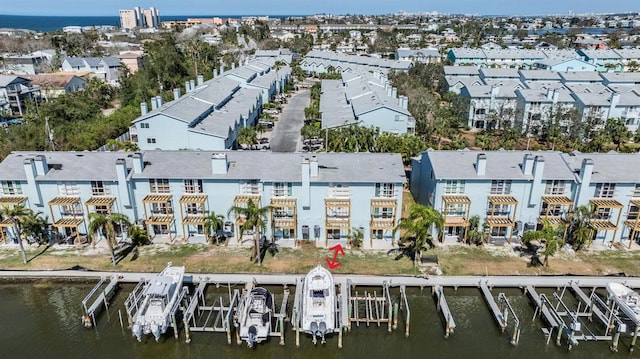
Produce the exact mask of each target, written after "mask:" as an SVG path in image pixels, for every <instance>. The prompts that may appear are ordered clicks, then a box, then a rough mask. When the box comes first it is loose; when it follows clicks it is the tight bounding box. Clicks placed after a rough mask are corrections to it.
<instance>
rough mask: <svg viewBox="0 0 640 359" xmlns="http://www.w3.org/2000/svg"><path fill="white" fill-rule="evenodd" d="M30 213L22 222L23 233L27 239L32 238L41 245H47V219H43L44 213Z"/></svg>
mask: <svg viewBox="0 0 640 359" xmlns="http://www.w3.org/2000/svg"><path fill="white" fill-rule="evenodd" d="M29 212H30V213H29V214H28V215H27V216H26V217H25V218H24V219H23V221H22V233H23V234H24V235H25V236H26V237H27V238H29V237H30V238H33V239H35V240H37V241H38V243H39V244H46V243H47V242H48V238H47V234H48V232H47V225H48V221H47V218H46V217H44V218H43V217H41V216H42V212H33V211H29Z"/></svg>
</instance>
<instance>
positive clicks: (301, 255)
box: [0, 242, 640, 276]
mask: <svg viewBox="0 0 640 359" xmlns="http://www.w3.org/2000/svg"><path fill="white" fill-rule="evenodd" d="M345 252H346V253H345V255H344V256H338V258H337V261H338V262H340V263H341V265H340V266H339V267H337V268H335V269H334V270H333V272H334V273H339V274H369V275H409V276H414V275H420V271H419V270H418V269H416V268H414V267H413V263H412V261H411V260H410V259H409V258H406V257H401V258H399V259H398V258H396V256H395V255H387V254H386V253H385V252H367V251H361V250H349V249H345ZM423 254H424V255H432V256H437V257H438V262H439V266H440V268H441V269H442V271H443V272H444V275H544V274H556V275H560V274H575V275H609V274H618V273H625V274H626V275H629V276H640V252H625V251H619V250H608V251H598V252H583V253H578V254H571V253H565V252H561V253H559V254H558V255H556V256H555V257H552V258H550V262H549V263H550V266H549V267H546V268H544V267H531V266H529V257H528V256H526V255H521V254H520V252H518V251H515V250H514V249H513V248H512V247H510V246H505V247H489V248H484V247H467V246H450V247H445V248H441V247H437V248H434V249H430V250H428V251H426V252H424V253H423ZM250 256H251V248H237V247H226V246H215V245H203V244H176V245H169V244H153V245H149V246H144V247H141V248H139V250H138V253H137V254H135V253H129V254H128V255H127V256H126V257H124V258H122V259H121V260H120V261H119V262H118V265H117V266H116V267H114V266H113V265H112V264H111V258H110V255H109V253H108V250H107V249H105V248H102V249H95V248H91V247H90V246H89V247H84V248H79V247H69V248H65V247H58V246H54V247H51V248H47V249H46V250H45V247H37V248H33V247H31V248H28V250H27V258H29V259H30V261H29V263H27V264H26V265H25V264H23V263H22V258H21V256H20V251H19V249H18V248H17V247H13V246H3V247H0V268H3V269H14V270H36V269H40V270H60V269H69V268H73V267H75V266H80V267H84V268H87V269H90V270H97V271H122V272H158V271H160V270H162V268H164V267H165V266H166V264H167V262H173V264H174V265H184V266H186V267H187V271H188V272H192V273H287V274H304V273H307V272H308V271H309V270H310V269H311V268H312V267H314V266H316V265H318V264H322V265H324V266H326V259H327V258H329V259H330V260H331V259H332V258H333V252H330V251H328V250H326V249H321V248H316V247H315V245H314V244H313V243H305V242H302V243H301V245H300V246H299V247H298V248H295V249H291V248H281V249H280V250H279V251H278V252H277V253H276V254H275V256H272V255H271V254H269V253H267V254H266V256H265V258H264V260H263V265H262V266H258V265H256V264H254V263H252V262H251V261H250V260H249V258H250Z"/></svg>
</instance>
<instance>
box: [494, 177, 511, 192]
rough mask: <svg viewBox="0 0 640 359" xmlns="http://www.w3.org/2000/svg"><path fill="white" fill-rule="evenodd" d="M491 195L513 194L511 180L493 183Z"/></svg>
mask: <svg viewBox="0 0 640 359" xmlns="http://www.w3.org/2000/svg"><path fill="white" fill-rule="evenodd" d="M491 194H511V180H493V181H491Z"/></svg>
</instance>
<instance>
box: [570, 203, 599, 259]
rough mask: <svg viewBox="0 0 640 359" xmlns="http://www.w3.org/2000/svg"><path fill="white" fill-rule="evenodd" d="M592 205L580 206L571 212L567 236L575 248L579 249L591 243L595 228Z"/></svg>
mask: <svg viewBox="0 0 640 359" xmlns="http://www.w3.org/2000/svg"><path fill="white" fill-rule="evenodd" d="M593 210H594V209H593V207H592V206H578V207H577V208H576V209H575V211H571V212H569V216H568V218H567V220H568V227H567V237H568V238H569V243H571V245H572V246H573V249H574V250H576V251H578V250H580V249H582V248H584V246H585V245H586V244H587V243H589V244H590V243H591V239H592V238H593V229H592V228H591V220H592V218H593V216H594V213H593Z"/></svg>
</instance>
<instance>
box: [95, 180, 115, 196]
mask: <svg viewBox="0 0 640 359" xmlns="http://www.w3.org/2000/svg"><path fill="white" fill-rule="evenodd" d="M91 194H92V195H94V196H107V195H109V194H110V192H109V189H108V188H105V187H104V183H103V182H102V181H91Z"/></svg>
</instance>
